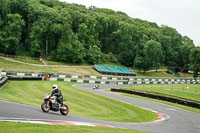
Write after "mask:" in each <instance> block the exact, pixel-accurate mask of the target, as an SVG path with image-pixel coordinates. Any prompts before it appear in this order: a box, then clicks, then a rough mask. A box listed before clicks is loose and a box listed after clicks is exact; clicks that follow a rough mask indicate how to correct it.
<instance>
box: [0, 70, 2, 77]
mask: <svg viewBox="0 0 200 133" xmlns="http://www.w3.org/2000/svg"><path fill="white" fill-rule="evenodd" d="M1 72H2V70H1V69H0V79H1Z"/></svg>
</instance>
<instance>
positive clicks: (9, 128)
mask: <svg viewBox="0 0 200 133" xmlns="http://www.w3.org/2000/svg"><path fill="white" fill-rule="evenodd" d="M0 125H1V126H0V131H1V132H2V133H45V132H56V133H116V132H117V133H150V132H143V131H136V130H130V129H121V128H107V127H89V126H62V125H43V124H30V123H15V122H0Z"/></svg>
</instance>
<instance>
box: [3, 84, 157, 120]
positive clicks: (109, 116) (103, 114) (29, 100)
mask: <svg viewBox="0 0 200 133" xmlns="http://www.w3.org/2000/svg"><path fill="white" fill-rule="evenodd" d="M53 84H57V85H58V87H59V88H60V89H61V91H62V94H63V96H64V98H66V99H67V102H66V103H67V105H68V106H69V109H70V113H71V114H75V115H79V116H84V117H89V118H94V119H100V120H106V121H116V122H136V123H138V122H150V121H154V120H156V119H157V115H156V114H155V113H153V112H150V111H147V110H143V109H141V108H139V107H136V106H132V105H129V104H126V103H122V102H119V101H116V100H112V99H109V98H106V97H103V96H99V95H96V94H93V93H91V92H87V91H84V90H80V89H77V88H74V87H72V85H73V84H74V83H71V82H51V81H20V82H19V81H9V82H8V84H7V86H5V87H3V88H2V89H0V99H2V100H7V101H12V102H17V103H22V104H28V105H33V106H37V107H40V105H41V103H42V101H43V98H44V96H45V94H46V93H51V91H52V89H51V86H52V85H53Z"/></svg>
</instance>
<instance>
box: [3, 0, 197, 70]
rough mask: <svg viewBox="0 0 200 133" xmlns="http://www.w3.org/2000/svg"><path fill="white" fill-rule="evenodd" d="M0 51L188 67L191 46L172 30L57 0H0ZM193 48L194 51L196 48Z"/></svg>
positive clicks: (74, 60)
mask: <svg viewBox="0 0 200 133" xmlns="http://www.w3.org/2000/svg"><path fill="white" fill-rule="evenodd" d="M0 14H1V16H0V53H4V54H12V55H26V56H33V57H43V58H46V59H48V60H55V61H63V62H71V63H83V62H86V63H91V64H95V63H103V62H112V63H120V64H123V65H125V66H129V67H135V68H139V69H141V70H148V69H149V68H152V67H154V68H159V66H160V65H166V66H174V67H183V68H188V67H189V63H190V55H191V53H192V51H194V50H193V49H197V48H198V47H195V45H194V44H193V41H192V40H191V39H190V38H188V37H187V36H182V35H181V34H179V33H178V32H177V31H176V29H174V28H172V27H168V26H165V25H162V26H158V25H157V24H156V23H153V22H148V21H144V20H141V19H137V18H131V17H129V16H128V15H126V14H125V13H123V12H120V11H113V10H110V9H103V8H96V7H93V6H92V7H89V8H86V7H85V6H83V5H77V4H69V3H64V2H60V1H58V0H1V4H0ZM197 51H198V50H197Z"/></svg>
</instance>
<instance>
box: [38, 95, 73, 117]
mask: <svg viewBox="0 0 200 133" xmlns="http://www.w3.org/2000/svg"><path fill="white" fill-rule="evenodd" d="M63 101H66V100H63ZM41 109H42V111H43V112H45V113H48V112H49V110H52V111H55V112H57V111H59V110H60V113H61V114H62V115H67V114H68V113H69V108H68V106H67V105H65V104H64V107H61V104H60V103H58V102H57V100H56V96H52V97H51V95H50V94H46V96H45V98H44V102H43V103H42V104H41Z"/></svg>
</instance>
